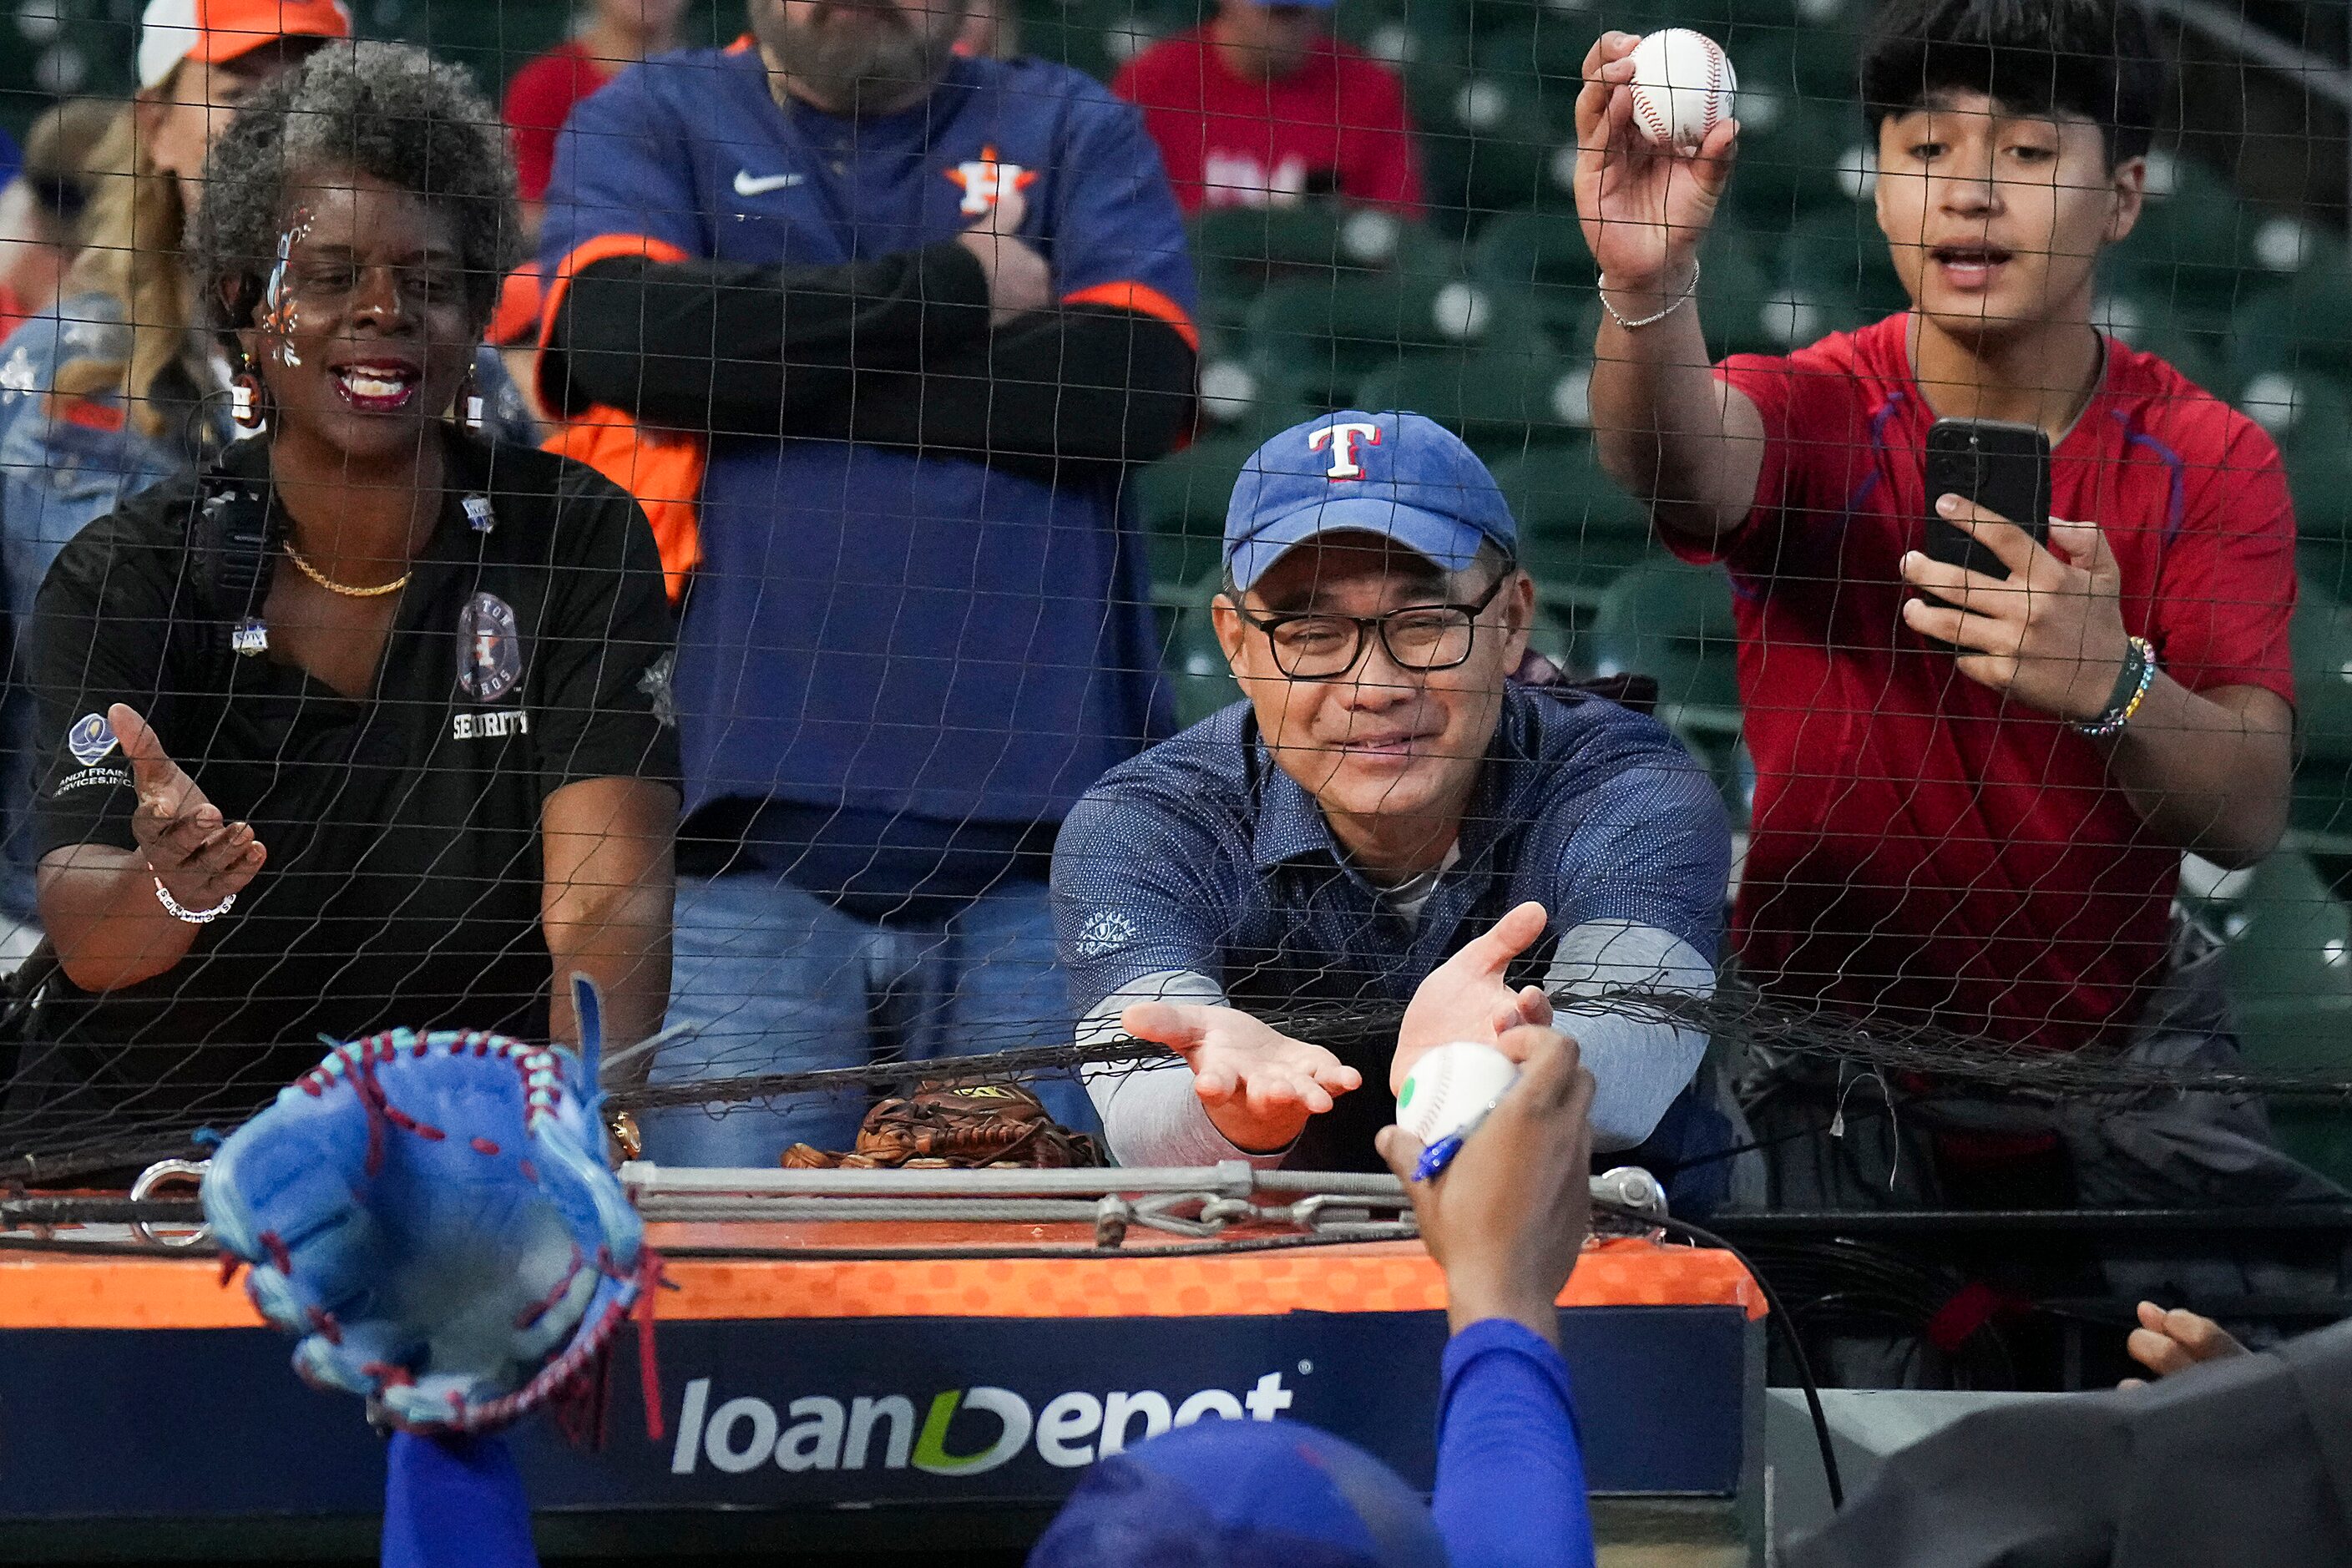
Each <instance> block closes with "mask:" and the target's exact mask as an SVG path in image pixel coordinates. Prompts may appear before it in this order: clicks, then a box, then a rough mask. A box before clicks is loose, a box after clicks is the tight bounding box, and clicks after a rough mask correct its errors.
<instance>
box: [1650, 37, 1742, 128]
mask: <svg viewBox="0 0 2352 1568" xmlns="http://www.w3.org/2000/svg"><path fill="white" fill-rule="evenodd" d="M1738 90H1739V79H1738V76H1737V75H1736V74H1734V72H1733V71H1732V68H1731V61H1730V60H1729V59H1728V58H1726V56H1725V55H1724V52H1723V46H1722V45H1721V44H1718V43H1717V42H1716V41H1715V40H1714V39H1713V38H1710V37H1707V36H1706V34H1705V33H1694V32H1692V31H1691V30H1690V29H1689V28H1688V27H1668V28H1666V29H1665V30H1664V32H1658V33H1652V34H1651V35H1650V36H1649V37H1645V38H1643V40H1642V41H1641V42H1640V43H1638V44H1636V45H1634V46H1633V123H1634V124H1636V125H1638V126H1640V127H1641V128H1642V134H1643V135H1644V136H1646V137H1648V138H1649V139H1650V141H1651V142H1654V143H1655V144H1656V145H1658V146H1660V147H1674V148H1677V149H1679V150H1681V151H1683V152H1685V153H1692V152H1696V151H1697V150H1698V145H1699V143H1700V142H1704V141H1706V136H1707V132H1710V131H1713V130H1714V129H1715V128H1716V127H1717V126H1718V125H1720V124H1722V123H1723V122H1724V121H1727V120H1728V119H1730V118H1731V99H1732V95H1733V94H1734V93H1736V92H1738Z"/></svg>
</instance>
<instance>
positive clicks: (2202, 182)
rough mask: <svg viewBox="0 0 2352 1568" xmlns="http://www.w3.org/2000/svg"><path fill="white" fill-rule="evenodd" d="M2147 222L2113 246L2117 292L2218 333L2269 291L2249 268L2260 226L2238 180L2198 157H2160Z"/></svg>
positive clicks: (2109, 260) (2153, 160) (2110, 270)
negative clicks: (2252, 296) (2255, 296)
mask: <svg viewBox="0 0 2352 1568" xmlns="http://www.w3.org/2000/svg"><path fill="white" fill-rule="evenodd" d="M2149 174H2150V179H2149V192H2148V200H2147V204H2146V205H2144V206H2143V207H2142V208H2141V210H2140V216H2139V222H2138V223H2137V224H2136V225H2135V226H2133V228H2132V232H2131V233H2130V234H2129V235H2127V236H2126V237H2125V238H2124V240H2123V242H2122V243H2121V244H2119V245H2116V246H2115V247H2113V248H2111V249H2110V250H2109V251H2108V252H2107V254H2106V257H2105V267H2106V269H2107V275H2108V278H2109V280H2110V287H2114V288H2132V289H2137V290H2138V291H2139V292H2141V293H2142V294H2145V295H2147V296H2148V297H2150V298H2154V299H2160V300H2164V301H2166V306H2167V309H2166V314H2167V315H2168V317H2170V318H2171V319H2172V320H2174V321H2179V322H2181V323H2183V324H2194V325H2196V326H2198V327H2200V328H2205V329H2210V328H2218V327H2219V326H2221V323H2222V322H2224V321H2227V320H2228V318H2229V316H2230V313H2231V311H2232V310H2235V309H2236V308H2237V306H2238V304H2239V302H2240V300H2241V298H2242V297H2243V296H2245V295H2247V294H2249V293H2251V292H2252V291H2256V290H2259V289H2263V288H2266V287H2268V284H2267V282H2265V281H2264V280H2263V279H2260V278H2259V277H2257V276H2255V275H2254V274H2252V272H2251V271H2250V270H2249V269H2250V268H2252V267H2253V265H2254V260H2253V254H2252V246H2251V237H2252V231H2253V223H2252V216H2251V215H2250V214H2249V213H2248V211H2247V209H2246V207H2245V205H2244V204H2243V203H2242V202H2241V201H2239V199H2238V194H2237V192H2236V191H2235V190H2233V189H2232V188H2231V185H2230V183H2229V182H2228V181H2227V180H2224V179H2223V178H2222V177H2221V175H2220V174H2216V173H2214V172H2213V171H2212V170H2211V169H2210V168H2208V167H2206V166H2205V165H2204V164H2203V163H2199V162H2197V161H2196V160H2194V159H2190V158H2183V157H2180V156H2179V155H2178V154H2173V153H2158V154H2153V155H2151V157H2150V161H2149Z"/></svg>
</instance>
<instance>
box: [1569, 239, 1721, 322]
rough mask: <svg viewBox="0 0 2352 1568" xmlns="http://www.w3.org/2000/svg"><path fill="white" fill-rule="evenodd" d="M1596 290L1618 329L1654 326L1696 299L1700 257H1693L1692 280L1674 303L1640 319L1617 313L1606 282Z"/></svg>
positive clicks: (1676, 296)
mask: <svg viewBox="0 0 2352 1568" xmlns="http://www.w3.org/2000/svg"><path fill="white" fill-rule="evenodd" d="M1594 292H1595V293H1597V294H1599V295H1600V296H1601V309H1602V310H1606V311H1608V312H1609V319H1610V320H1611V321H1614V322H1616V323H1617V329H1618V331H1625V332H1630V331H1635V330H1637V329H1639V328H1642V327H1654V326H1656V325H1657V324H1658V323H1659V322H1660V321H1664V320H1665V319H1666V318H1667V317H1668V316H1671V315H1673V314H1674V313H1675V311H1676V310H1681V309H1682V308H1683V307H1684V306H1685V305H1687V304H1689V303H1690V302H1691V301H1692V300H1694V299H1696V298H1697V296H1698V257H1697V256H1696V254H1694V255H1693V256H1692V257H1691V280H1690V282H1689V284H1688V285H1687V286H1686V287H1685V288H1684V289H1683V291H1682V292H1681V293H1679V294H1677V295H1675V298H1674V303H1672V304H1670V305H1668V306H1667V307H1666V308H1665V309H1664V310H1658V311H1654V312H1653V313H1652V314H1650V315H1647V316H1644V317H1643V318H1642V319H1641V320H1640V321H1627V320H1626V319H1625V318H1624V317H1622V316H1621V315H1619V314H1618V313H1617V307H1616V306H1614V305H1612V304H1611V303H1610V302H1609V289H1608V286H1607V285H1606V284H1605V283H1604V284H1603V285H1601V287H1600V288H1598V289H1595V290H1594Z"/></svg>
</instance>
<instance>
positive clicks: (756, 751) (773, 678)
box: [540, 0, 1198, 1164]
mask: <svg viewBox="0 0 2352 1568" xmlns="http://www.w3.org/2000/svg"><path fill="white" fill-rule="evenodd" d="M749 10H750V19H751V33H750V34H749V35H747V36H746V37H744V38H743V39H741V40H740V41H739V42H738V43H736V44H735V45H733V46H732V47H729V48H725V49H704V50H689V51H686V52H683V53H678V54H673V55H667V56H663V57H660V58H656V59H652V60H648V61H646V62H645V63H644V64H642V65H640V66H637V67H635V68H631V69H629V70H627V71H625V72H624V73H623V74H622V75H621V76H619V77H618V78H616V79H614V81H613V82H612V83H611V84H610V85H609V86H607V87H605V88H604V89H602V90H601V91H599V92H598V93H596V94H595V95H594V96H593V98H591V99H589V100H585V101H584V102H583V103H582V104H581V105H580V107H579V108H578V109H577V110H574V112H573V113H572V118H571V120H570V121H568V122H567V124H566V126H565V129H564V131H563V132H562V137H561V140H560V144H559V146H558V149H557V154H556V165H555V174H554V181H553V184H552V185H551V187H550V189H549V191H548V196H547V212H546V220H545V227H544V230H543V232H542V248H541V259H542V262H543V264H544V270H545V276H546V277H547V279H548V280H549V291H550V297H549V303H548V310H547V315H546V335H545V339H544V342H543V346H542V352H541V364H540V380H541V392H542V394H543V395H544V396H545V397H546V399H547V401H548V404H549V406H550V407H551V409H553V410H555V411H557V412H558V413H559V414H561V415H562V416H564V417H565V418H566V419H567V420H568V421H569V424H568V426H567V428H566V430H565V432H564V434H563V435H562V436H560V437H558V444H560V445H561V446H562V447H563V448H564V449H566V450H568V451H571V452H572V453H573V454H574V455H576V456H580V457H583V458H586V459H587V460H589V461H592V462H594V463H596V464H597V466H598V467H600V468H604V470H605V471H606V472H607V473H608V474H612V475H613V476H614V477H615V478H617V479H621V480H622V482H624V483H625V484H626V485H628V487H629V488H630V489H632V490H633V491H634V492H635V494H637V496H638V497H639V498H640V500H642V501H644V502H645V504H646V510H647V511H648V513H649V515H651V517H652V518H653V520H654V522H655V527H656V536H657V537H658V538H659V540H660V541H661V543H662V545H663V556H664V563H665V565H666V567H667V569H668V571H669V574H670V581H671V586H672V590H673V592H676V593H679V594H681V595H683V605H684V614H683V619H682V629H681V636H680V646H679V650H678V658H677V668H676V670H675V673H674V676H673V678H672V686H673V692H674V698H675V701H676V705H677V715H678V720H679V725H680V735H681V740H682V742H683V748H684V752H685V778H686V800H685V809H686V812H687V814H688V816H687V822H686V826H685V827H684V829H683V830H682V833H681V837H680V857H679V869H680V872H681V876H680V879H679V894H678V903H677V956H676V963H677V967H676V975H677V979H676V983H675V986H674V989H673V992H672V1000H671V1008H670V1015H669V1018H670V1022H671V1023H672V1024H673V1025H679V1024H684V1025H690V1026H694V1029H695V1033H694V1035H693V1036H692V1037H690V1038H688V1039H687V1040H685V1041H684V1042H683V1043H680V1044H677V1045H675V1046H673V1047H670V1048H669V1050H668V1051H667V1053H665V1055H664V1057H663V1058H662V1059H661V1061H660V1062H659V1064H658V1065H657V1066H656V1068H655V1069H654V1076H655V1078H656V1081H666V1080H677V1079H709V1078H715V1077H725V1076H731V1075H735V1074H741V1073H751V1072H767V1071H783V1070H797V1069H801V1068H827V1067H841V1066H849V1065H855V1064H859V1063H863V1062H865V1061H866V1060H868V1059H869V1058H870V1057H872V1056H874V1055H876V1054H878V1053H886V1052H887V1053H888V1054H891V1055H894V1056H898V1057H902V1058H908V1059H922V1058H929V1057H933V1056H940V1055H949V1054H957V1053H961V1052H968V1051H972V1050H988V1049H994V1048H999V1047H1009V1046H1019V1045H1025V1044H1031V1043H1042V1042H1043V1041H1044V1040H1045V1039H1047V1038H1051V1037H1055V1036H1056V1035H1058V1037H1060V1038H1064V1039H1066V1038H1067V1037H1068V1035H1067V1020H1068V1002H1067V994H1066V982H1065V981H1064V979H1063V977H1062V974H1061V973H1060V971H1059V969H1058V968H1057V967H1056V966H1055V963H1054V941H1053V934H1052V927H1051V921H1050V916H1049V912H1048V906H1047V895H1046V882H1045V878H1046V872H1047V866H1048V861H1049V858H1050V854H1051V849H1052V844H1053V838H1054V835H1055V829H1056V827H1057V826H1058V824H1059V822H1060V820H1061V818H1062V816H1064V814H1065V813H1066V811H1067V810H1068V808H1069V807H1070V805H1072V804H1073V803H1074V802H1076V799H1077V797H1078V796H1079V795H1080V794H1081V793H1082V792H1084V791H1085V790H1086V788H1087V786H1088V785H1089V784H1092V783H1093V782H1094V781H1095V779H1096V778H1097V777H1098V776H1100V775H1101V773H1103V772H1104V771H1105V770H1106V769H1108V767H1110V766H1111V765H1112V764H1114V763H1118V761H1120V760H1121V759H1123V758H1125V757H1126V756H1128V755H1129V753H1131V752H1133V751H1135V750H1136V749H1137V748H1138V747H1139V745H1141V744H1143V743H1144V742H1147V741H1148V740H1150V738H1151V737H1152V736H1153V735H1155V734H1158V733H1161V732H1164V730H1165V725H1164V723H1163V722H1162V721H1161V715H1162V710H1160V708H1158V707H1157V706H1156V704H1157V703H1158V701H1159V699H1157V698H1156V696H1155V689H1156V688H1155V676H1154V672H1155V670H1156V667H1157V662H1158V661H1157V658H1156V653H1155V647H1154V642H1153V637H1152V634H1151V627H1150V620H1149V616H1150V609H1149V595H1148V591H1147V579H1146V574H1145V569H1144V562H1143V559H1142V555H1141V552H1140V549H1139V542H1138V541H1137V540H1136V539H1134V538H1133V537H1132V536H1131V535H1130V534H1129V533H1128V532H1127V531H1125V530H1123V528H1122V526H1121V523H1120V506H1119V485H1120V482H1121V479H1122V476H1123V473H1124V472H1125V466H1126V465H1129V464H1131V463H1134V462H1138V461H1142V460H1147V459H1149V458H1154V457H1157V456H1159V455H1160V454H1161V453H1163V452H1165V451H1166V450H1168V449H1169V447H1171V445H1172V444H1173V443H1174V441H1175V439H1176V438H1177V436H1178V434H1179V432H1180V430H1181V427H1182V426H1183V425H1184V423H1185V422H1186V420H1187V419H1188V418H1189V416H1190V411H1191V405H1192V375H1193V360H1194V353H1195V349H1196V347H1197V341H1198V340H1197V337H1196V334H1195V332H1194V330H1193V327H1192V321H1191V314H1190V313H1191V310H1192V300H1193V282H1192V268H1191V264H1190V262H1189V260H1188V259H1187V257H1186V254H1185V247H1184V236H1183V231H1182V228H1181V224H1180V220H1179V218H1178V216H1177V210H1176V205H1175V200H1174V197H1173V196H1172V195H1171V192H1170V189H1169V186H1168V182H1167V178H1166V175H1165V174H1163V172H1162V171H1161V168H1160V160H1159V155H1158V154H1157V153H1155V152H1154V151H1153V149H1152V146H1151V143H1150V140H1149V139H1148V138H1147V137H1146V136H1145V134H1144V132H1143V128H1142V125H1141V122H1140V121H1139V119H1138V118H1137V115H1136V112H1135V110H1132V109H1131V108H1129V106H1127V105H1126V104H1123V103H1120V102H1118V100H1115V99H1113V98H1112V97H1111V96H1110V94H1109V93H1108V91H1107V90H1105V89H1103V88H1102V87H1100V86H1099V85H1097V83H1095V82H1094V81H1092V80H1090V79H1087V78H1086V77H1084V76H1081V75H1080V74H1078V73H1077V72H1075V71H1072V70H1068V69H1066V68H1062V67H1059V66H1054V65H1049V64H1045V63H1042V62H1039V61H1035V60H1013V61H1003V60H990V59H970V58H958V57H957V56H956V55H955V54H954V53H953V44H954V40H955V37H956V33H957V29H958V27H959V26H960V25H961V22H962V20H963V14H964V10H965V0H751V4H750V6H749ZM1054 1020H1060V1021H1061V1026H1060V1027H1059V1028H1058V1029H1055V1027H1054V1026H1053V1021H1054ZM1055 1088H1056V1089H1058V1090H1059V1092H1058V1094H1056V1093H1048V1095H1047V1096H1046V1098H1047V1100H1048V1103H1049V1105H1051V1106H1052V1107H1053V1109H1054V1110H1055V1112H1056V1113H1057V1114H1058V1115H1060V1116H1061V1117H1062V1118H1063V1119H1064V1120H1066V1121H1071V1120H1075V1121H1079V1122H1080V1123H1081V1124H1083V1123H1084V1121H1086V1120H1087V1118H1088V1115H1089V1112H1088V1110H1087V1101H1086V1098H1085V1096H1084V1094H1083V1092H1082V1091H1081V1090H1080V1089H1078V1087H1077V1085H1076V1083H1075V1082H1071V1083H1067V1084H1064V1085H1059V1086H1055ZM863 1110H864V1104H863V1100H862V1098H861V1097H856V1096H846V1095H845V1096H839V1097H835V1098H833V1099H831V1100H822V1099H814V1098H803V1099H802V1100H794V1101H790V1102H787V1103H786V1104H785V1105H783V1106H782V1108H781V1110H775V1111H770V1110H756V1111H755V1110H745V1111H742V1112H739V1113H738V1114H735V1115H730V1116H726V1117H722V1118H718V1119H715V1120H714V1119H711V1118H709V1117H706V1116H704V1115H703V1114H702V1113H701V1112H699V1111H698V1110H689V1111H688V1112H685V1113H683V1114H673V1115H670V1116H667V1117H665V1116H659V1115H657V1116H656V1117H654V1118H652V1119H650V1120H649V1122H648V1125H647V1127H646V1137H647V1140H648V1152H649V1154H650V1155H651V1156H652V1157H656V1158H658V1159H661V1160H664V1161H668V1162H673V1163H728V1164H752V1163H758V1164H765V1163H772V1162H773V1161H774V1160H775V1159H776V1158H777V1156H778V1154H779V1152H781V1151H782V1149H783V1148H785V1147H786V1146H788V1145H789V1144H791V1143H793V1142H796V1141H802V1142H810V1143H814V1144H816V1145H818V1146H820V1147H824V1148H833V1149H842V1148H846V1147H848V1146H849V1141H850V1139H851V1137H852V1135H853V1134H854V1132H855V1131H856V1125H857V1121H858V1119H859V1116H860V1114H861V1113H862V1111H863Z"/></svg>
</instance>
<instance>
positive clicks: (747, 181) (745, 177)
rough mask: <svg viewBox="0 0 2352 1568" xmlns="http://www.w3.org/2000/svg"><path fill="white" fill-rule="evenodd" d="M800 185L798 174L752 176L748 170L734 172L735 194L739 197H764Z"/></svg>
mask: <svg viewBox="0 0 2352 1568" xmlns="http://www.w3.org/2000/svg"><path fill="white" fill-rule="evenodd" d="M800 183H801V177H800V176H799V175H798V174H753V173H751V170H749V169H738V170H736V171H735V194H736V195H739V196H764V195H767V194H768V193H769V192H770V191H782V190H789V189H790V188H791V187H793V186H794V185H797V184H800Z"/></svg>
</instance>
